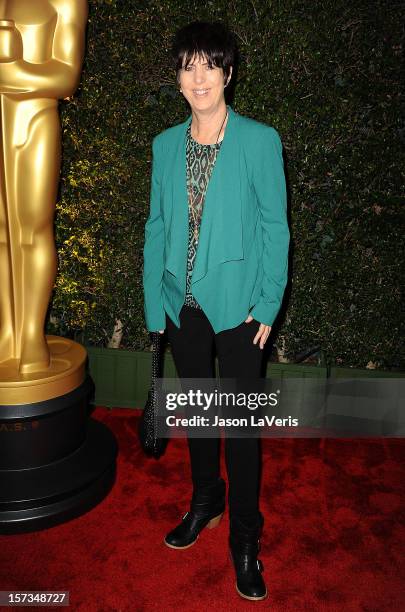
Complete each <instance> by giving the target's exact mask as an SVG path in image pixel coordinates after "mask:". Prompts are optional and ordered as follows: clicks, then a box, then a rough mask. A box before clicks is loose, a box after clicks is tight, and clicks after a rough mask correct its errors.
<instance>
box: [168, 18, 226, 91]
mask: <svg viewBox="0 0 405 612" xmlns="http://www.w3.org/2000/svg"><path fill="white" fill-rule="evenodd" d="M171 53H172V58H173V60H174V64H175V70H176V79H177V80H178V77H179V70H180V69H181V68H182V67H183V61H184V65H185V66H187V65H188V64H189V63H190V61H191V59H192V57H193V56H194V54H197V56H198V57H199V58H200V59H202V57H203V56H205V57H206V58H207V62H208V65H209V66H212V65H214V66H217V67H218V68H222V69H223V71H224V81H225V82H226V80H227V78H228V76H229V72H230V67H231V66H234V64H235V62H236V55H237V45H236V40H235V37H234V35H233V33H232V32H231V31H230V30H229V29H228V28H227V27H226V26H225V25H224V24H223V23H222V22H220V21H214V22H208V21H193V22H192V23H189V24H188V25H186V26H184V27H182V28H181V29H180V30H178V31H177V32H176V34H175V36H174V39H173V43H172V50H171Z"/></svg>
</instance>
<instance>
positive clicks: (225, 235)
mask: <svg viewBox="0 0 405 612" xmlns="http://www.w3.org/2000/svg"><path fill="white" fill-rule="evenodd" d="M227 108H228V122H227V125H226V128H225V135H224V138H223V140H222V144H221V147H220V149H219V151H218V154H217V158H216V161H215V165H214V167H213V169H212V173H211V177H210V180H209V182H208V186H207V191H206V194H205V201H204V207H203V213H202V218H201V225H200V235H199V241H198V248H197V253H196V258H195V262H194V269H193V274H192V280H191V282H192V284H194V283H196V282H198V281H199V280H200V279H201V278H203V277H204V276H205V275H206V273H207V272H208V270H209V269H211V268H213V267H215V266H217V265H219V264H221V263H224V262H225V261H230V260H236V259H243V243H242V219H241V215H242V206H241V188H240V165H239V160H240V154H239V153H240V150H239V141H238V138H237V135H238V114H237V113H236V112H235V111H234V110H233V109H232V107H231V106H229V105H227ZM191 118H192V117H191V115H190V116H189V117H188V119H187V120H186V121H185V122H184V123H182V124H180V127H181V129H179V131H178V137H177V138H176V142H175V143H174V144H175V149H176V150H175V152H174V153H175V154H174V165H173V169H172V173H171V175H172V189H171V196H172V198H171V199H172V202H171V221H170V230H169V232H168V236H169V239H168V241H167V244H166V269H167V270H168V271H169V272H171V273H172V274H173V275H174V276H176V277H177V278H179V279H180V280H181V282H183V281H184V278H185V275H186V268H187V246H188V196H187V185H186V179H187V177H186V132H187V127H188V125H189V124H190V122H191Z"/></svg>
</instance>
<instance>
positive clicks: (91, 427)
mask: <svg viewBox="0 0 405 612" xmlns="http://www.w3.org/2000/svg"><path fill="white" fill-rule="evenodd" d="M48 338H49V337H48ZM48 338H47V339H48ZM50 338H51V339H52V337H50ZM54 338H57V337H56V336H55V337H54ZM57 340H58V341H61V343H60V344H58V343H57V342H56V340H55V341H54V346H55V345H56V346H59V348H60V347H63V346H65V348H67V350H65V351H64V353H67V352H68V351H70V354H71V355H72V354H76V355H78V356H79V358H78V360H77V361H76V364H75V366H76V368H75V367H74V366H73V365H72V363H71V362H70V365H69V360H66V361H67V362H68V366H69V367H67V368H66V369H65V372H66V373H67V376H66V378H67V380H65V381H64V379H63V375H62V373H61V372H59V373H57V374H55V373H54V374H53V375H48V376H44V377H40V378H39V379H38V380H40V381H44V380H45V382H42V383H41V382H39V383H38V382H37V381H33V382H32V386H31V391H32V395H33V397H34V401H31V402H28V401H26V402H24V403H22V402H18V403H17V402H16V401H15V400H16V399H17V398H18V397H21V395H19V390H18V388H16V385H14V384H11V385H10V382H11V381H10V380H9V381H4V380H3V379H2V372H1V369H0V402H1V403H0V534H16V533H27V532H32V531H38V530H40V529H46V528H48V527H52V526H54V525H58V524H61V523H64V522H65V521H67V520H70V519H72V518H75V517H78V516H80V515H82V514H83V513H85V512H87V511H88V510H90V509H91V508H93V507H94V506H96V505H97V504H98V503H99V502H100V501H101V500H102V499H104V497H105V496H106V495H107V494H108V492H109V491H110V489H111V488H112V486H113V484H114V481H115V473H116V456H117V451H118V448H117V442H116V440H115V438H114V436H113V434H112V433H111V431H110V430H109V429H108V428H107V427H106V426H105V425H104V424H103V423H100V422H99V421H96V420H95V419H92V418H89V416H90V412H91V408H90V401H91V398H92V397H93V395H94V383H93V381H92V380H91V378H90V376H89V375H86V374H85V371H84V364H85V359H86V355H87V353H86V350H85V349H84V347H82V346H81V345H79V344H77V343H74V342H72V341H70V340H67V339H65V338H57ZM67 343H71V344H72V345H76V346H72V347H70V349H71V350H70V349H68V347H67ZM78 347H79V348H78ZM3 364H4V362H3ZM3 364H1V365H3ZM20 376H22V377H23V378H24V379H27V378H29V377H32V376H34V375H33V374H30V375H28V374H25V375H20ZM55 376H56V381H57V382H56V383H55V378H54V377H55ZM74 380H76V381H79V384H78V385H76V387H74V388H73V389H71V388H70V389H69V387H71V386H72V381H74ZM24 382H26V381H24ZM55 384H56V385H57V386H56V388H59V389H69V390H68V391H67V392H65V393H63V394H58V395H57V396H56V397H52V398H49V399H45V400H40V401H36V400H37V397H38V395H39V396H41V394H42V395H47V393H48V392H49V389H50V388H53V387H54V385H55ZM7 385H8V386H7ZM42 385H45V387H44V388H43V389H36V387H41V386H42ZM23 387H24V388H23V392H22V395H23V396H24V397H25V399H28V397H29V395H30V393H29V391H30V386H29V385H28V384H24V385H23ZM7 389H8V390H9V391H10V390H11V392H10V393H9V395H7V393H6V394H4V393H3V391H4V390H6V391H7ZM38 391H40V393H38ZM44 392H45V393H44ZM4 395H6V397H8V399H12V400H14V401H11V402H8V403H6V402H4Z"/></svg>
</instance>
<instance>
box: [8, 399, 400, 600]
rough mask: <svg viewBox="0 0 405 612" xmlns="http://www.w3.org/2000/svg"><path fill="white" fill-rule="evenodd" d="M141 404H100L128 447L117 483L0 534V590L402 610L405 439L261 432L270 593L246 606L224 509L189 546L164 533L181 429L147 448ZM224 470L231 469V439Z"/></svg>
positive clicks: (179, 493) (185, 479)
mask: <svg viewBox="0 0 405 612" xmlns="http://www.w3.org/2000/svg"><path fill="white" fill-rule="evenodd" d="M137 415H138V412H137V411H133V410H126V409H119V410H113V411H108V410H106V409H103V408H97V409H96V410H95V412H94V413H93V417H94V418H97V419H100V420H102V421H104V422H105V423H106V424H108V426H109V427H110V428H111V429H112V430H113V431H114V433H115V435H116V436H117V439H118V443H119V447H120V454H119V461H118V475H117V481H116V484H115V486H114V488H113V490H112V491H111V493H110V494H109V496H108V497H107V498H106V499H105V500H104V501H103V502H102V503H101V504H99V505H98V506H97V507H96V508H95V509H93V510H92V511H91V512H88V513H87V514H85V515H83V516H81V517H79V518H77V519H74V520H72V521H70V522H68V523H65V524H64V525H61V526H59V527H53V528H51V529H47V530H45V531H40V532H37V533H32V534H23V535H13V536H1V538H0V541H1V549H0V561H1V563H0V590H18V589H24V590H28V589H29V590H69V591H70V602H71V608H70V609H73V610H75V611H76V610H83V611H86V612H91V611H93V610H94V611H103V612H108V611H114V612H115V611H134V610H139V611H149V610H160V611H162V612H166V611H172V610H176V612H178V611H180V610H187V611H188V612H193V611H200V610H201V611H204V612H206V611H207V610H209V609H211V608H218V609H219V610H229V611H238V610H243V611H244V610H255V609H271V610H274V611H275V612H290V611H291V612H301V611H304V610H305V611H306V610H308V611H311V612H318V611H319V612H321V611H322V612H323V611H324V610H325V611H326V610H328V611H329V610H333V611H339V612H352V611H353V612H354V611H365V612H379V611H383V610H384V611H387V612H388V611H393V610H400V609H402V610H403V609H405V591H404V584H405V580H404V579H405V568H404V550H405V524H404V507H403V493H404V489H405V467H404V457H405V440H399V439H398V440H396V439H386V440H376V439H368V440H333V439H325V440H317V439H295V440H294V439H274V440H263V462H264V463H263V484H262V494H261V509H262V512H263V513H264V516H265V529H264V535H263V538H262V553H261V555H260V557H261V559H262V561H263V564H264V568H265V573H264V576H265V579H266V583H267V587H268V591H269V597H268V598H267V599H266V600H264V601H263V602H252V603H250V602H248V601H244V600H242V599H241V598H240V597H239V596H238V595H237V593H236V591H235V589H234V574H233V568H232V566H231V564H230V561H229V559H228V553H227V535H228V515H227V514H226V515H225V516H224V519H223V520H222V523H221V524H220V525H219V527H217V528H216V529H213V530H205V531H203V532H202V533H201V535H200V538H199V540H198V542H197V543H196V544H195V545H194V546H192V547H190V548H188V549H186V550H184V551H176V550H172V549H169V548H168V547H166V546H165V545H164V544H163V542H162V538H163V536H164V534H165V533H166V531H168V530H169V529H171V528H172V527H173V526H174V525H175V524H176V523H177V521H179V520H180V519H181V517H182V515H183V514H184V512H185V511H186V510H187V509H188V501H189V497H190V494H191V484H190V479H189V466H188V454H187V452H188V451H187V446H186V440H185V439H184V438H183V439H173V440H171V441H170V442H169V445H168V447H167V450H166V454H165V456H164V457H163V458H161V459H160V460H159V461H156V460H152V459H148V458H146V457H145V456H144V455H143V454H142V452H141V449H140V447H139V445H138V442H137V436H136V432H135V428H136V420H137ZM222 468H223V469H222V474H223V476H224V477H225V478H226V471H225V469H224V461H223V449H222ZM2 609H9V608H2ZM30 609H32V608H30ZM41 609H42V610H43V609H44V608H41Z"/></svg>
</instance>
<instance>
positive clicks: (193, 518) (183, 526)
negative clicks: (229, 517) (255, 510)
mask: <svg viewBox="0 0 405 612" xmlns="http://www.w3.org/2000/svg"><path fill="white" fill-rule="evenodd" d="M224 510H225V481H224V480H223V479H222V478H219V479H218V481H217V482H216V483H214V484H212V485H209V486H206V487H200V488H197V489H194V491H193V496H192V499H191V506H190V510H189V512H186V514H185V515H184V516H183V519H182V521H181V523H180V524H179V525H177V527H175V528H174V529H173V530H172V531H170V532H169V533H168V534H167V535H166V537H165V538H164V543H165V544H166V545H167V546H170V548H188V547H189V546H192V545H193V544H194V543H195V542H196V540H197V539H198V536H199V533H200V531H201V530H202V529H204V527H208V528H209V529H212V528H213V527H216V526H217V525H218V524H219V522H220V520H221V518H222V515H223V513H224Z"/></svg>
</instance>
